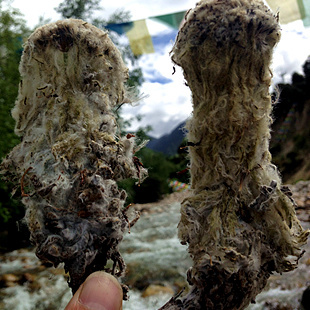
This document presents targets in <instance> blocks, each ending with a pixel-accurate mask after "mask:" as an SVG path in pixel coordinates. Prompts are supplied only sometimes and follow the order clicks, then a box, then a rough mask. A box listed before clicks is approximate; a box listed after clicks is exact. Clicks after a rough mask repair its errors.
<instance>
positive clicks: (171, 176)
mask: <svg viewBox="0 0 310 310" xmlns="http://www.w3.org/2000/svg"><path fill="white" fill-rule="evenodd" d="M195 3H196V0H178V1H176V0H158V1H151V2H150V1H142V0H135V1H132V0H115V1H106V0H101V1H100V0H84V1H83V0H67V1H49V2H43V1H39V0H28V1H24V0H14V1H10V0H0V134H1V136H0V137H1V138H0V158H1V159H2V158H4V157H5V156H6V154H7V153H8V152H9V151H10V150H11V149H12V148H13V147H14V146H15V145H16V144H17V143H18V142H19V138H18V137H17V136H16V135H15V134H14V121H13V119H12V117H11V114H10V111H11V109H12V108H13V106H14V102H15V99H16V96H17V92H18V84H19V79H20V77H19V72H18V65H19V61H20V57H21V54H22V51H23V43H24V42H25V40H26V39H27V37H28V36H29V35H30V34H31V33H32V32H33V30H34V29H35V28H37V27H39V26H41V25H44V24H46V23H48V22H54V21H56V20H58V19H63V18H79V19H83V20H86V21H88V22H90V23H92V24H94V25H95V26H97V27H99V28H102V29H107V30H108V31H109V35H110V37H111V39H112V40H113V42H114V43H115V44H116V45H117V47H118V48H119V49H120V50H121V52H122V55H123V58H124V61H125V63H126V65H127V66H128V67H129V70H130V78H129V80H128V86H129V87H133V88H135V90H136V92H137V96H138V98H140V99H139V100H138V102H137V103H136V104H135V105H134V106H130V105H127V106H126V105H124V106H122V107H121V109H119V110H118V111H117V114H118V120H119V124H120V128H121V133H122V134H126V133H128V132H130V133H134V134H135V135H136V137H137V139H139V140H141V141H143V140H149V142H148V144H147V146H146V148H144V149H142V150H141V151H139V153H138V154H137V156H138V157H139V158H140V159H141V162H142V163H143V165H144V166H145V167H147V168H148V169H149V177H148V178H147V179H146V180H145V181H144V182H143V183H142V184H141V186H137V185H135V181H132V180H126V181H122V182H120V183H119V186H120V187H122V188H124V189H126V191H127V193H128V204H129V203H135V204H136V205H137V208H140V210H142V211H143V214H144V216H145V219H144V221H145V223H148V224H141V226H137V228H136V229H137V231H136V232H135V231H134V229H133V232H132V234H135V233H136V237H135V238H136V239H135V238H134V240H135V242H134V243H130V242H132V241H129V240H132V238H127V239H128V241H126V242H125V243H124V244H125V245H123V246H124V251H125V252H126V253H127V255H128V257H127V258H126V257H125V260H126V261H129V265H130V266H131V269H130V268H129V271H130V270H134V271H132V273H130V272H129V276H128V279H129V280H130V281H131V282H130V283H132V286H133V287H135V288H137V289H138V290H139V292H140V293H139V294H140V295H139V294H138V295H134V297H133V300H135V301H136V306H135V307H133V308H132V309H138V308H139V307H138V305H137V302H138V299H139V298H140V297H141V294H142V293H141V292H142V291H143V290H145V289H146V288H147V287H148V286H149V285H157V284H158V283H160V284H162V283H163V282H165V281H166V280H167V278H169V275H170V276H172V278H173V279H174V280H173V281H174V282H173V281H172V282H173V283H174V284H173V288H171V286H169V287H170V288H171V290H170V291H169V289H168V291H167V292H165V291H164V292H162V291H161V289H162V288H158V289H159V292H161V293H162V294H163V296H166V295H165V293H167V294H168V295H169V294H170V295H171V294H172V292H173V291H176V290H177V289H180V288H181V287H182V286H183V285H186V284H185V282H186V281H185V280H184V279H185V271H186V269H187V267H188V266H189V264H190V260H189V258H188V257H187V255H186V253H185V254H180V255H181V256H180V257H179V260H178V262H179V263H180V264H179V265H178V266H176V265H175V264H176V261H175V259H174V257H175V255H176V253H179V252H178V251H179V248H180V253H181V252H184V251H185V249H183V248H182V247H181V246H180V245H179V243H178V240H177V237H176V225H177V222H178V218H177V217H176V216H175V212H178V208H179V204H180V201H181V200H182V198H184V195H186V190H187V189H188V188H189V173H188V171H187V169H186V168H187V166H188V159H187V150H186V143H187V142H186V138H185V134H186V131H185V130H184V125H185V122H186V120H187V119H188V118H189V117H190V115H191V109H192V108H191V95H190V91H189V89H188V87H186V86H185V81H184V78H183V75H182V70H181V69H180V68H174V66H173V64H172V62H171V60H170V57H169V52H170V51H171V49H172V46H173V42H174V40H175V37H176V35H177V32H178V29H179V27H180V24H181V22H182V20H183V18H184V14H185V12H186V11H187V10H188V9H189V8H191V7H194V5H195ZM267 4H268V5H269V6H270V7H271V8H272V10H273V11H274V12H276V13H277V12H279V13H280V23H281V27H282V39H281V41H280V43H279V44H278V46H277V47H276V49H275V53H274V59H273V63H272V70H273V74H274V78H273V85H272V87H271V93H272V96H273V99H274V100H275V99H276V97H277V94H279V99H278V101H277V103H276V104H275V106H274V112H273V118H274V123H273V125H272V138H271V153H272V156H273V162H274V163H275V164H276V165H277V166H278V167H279V170H280V172H281V175H282V178H283V181H284V183H286V184H292V185H293V186H295V187H293V188H294V189H295V188H296V195H297V196H296V197H298V199H299V202H300V206H301V207H300V208H301V210H303V212H304V211H305V212H306V213H305V214H306V215H305V214H304V213H303V216H304V220H305V223H308V221H309V216H308V215H307V214H309V206H310V193H309V186H308V184H309V182H308V181H309V180H310V126H309V123H310V57H309V56H310V27H309V26H310V1H308V0H288V1H281V0H268V1H267ZM169 195H170V196H169ZM169 197H170V198H169ZM307 197H308V198H307ZM163 198H165V199H164V200H162V199H163ZM159 201H160V202H159ZM153 209H154V212H153V211H152V210H153ZM164 212H168V213H164ZM307 212H308V213H307ZM155 215H156V216H155ZM160 215H162V218H161V216H160ZM307 216H308V217H307ZM23 217H24V207H23V205H22V204H21V202H20V198H19V195H18V194H17V195H15V196H14V197H13V198H12V197H11V190H10V186H9V184H6V183H4V182H2V181H1V180H0V253H2V256H1V257H0V263H1V265H0V288H1V287H3V289H0V308H1V307H2V306H3V307H6V308H4V309H22V310H23V309H61V302H60V301H59V303H58V304H57V305H55V304H52V303H51V302H46V303H42V304H40V300H41V299H40V294H37V293H36V292H37V291H38V290H39V288H40V289H42V286H44V285H46V282H44V281H45V280H44V281H43V280H42V281H43V282H44V284H42V283H43V282H42V283H41V284H40V283H39V282H38V281H37V280H35V279H34V278H35V277H38V275H37V273H39V272H41V271H39V269H40V268H43V267H40V266H39V265H36V264H37V260H36V258H35V256H34V254H33V249H32V248H31V246H30V244H29V241H28V231H27V227H26V226H25V225H24V223H23V222H22V219H23ZM155 217H156V220H155ZM165 218H167V219H168V221H167V222H165V220H164V219H165ZM147 219H149V220H147ZM148 221H149V222H148ZM141 222H142V221H141ZM150 223H153V226H152V225H151V224H150ZM137 225H138V224H137ZM139 225H140V224H139ZM147 225H148V226H147ZM305 225H308V224H305ZM143 231H144V232H145V239H143V240H142V239H141V240H139V238H140V237H141V238H142V236H141V235H142V232H143ZM130 237H132V236H130ZM150 242H153V243H150ZM154 242H155V243H154ZM151 244H152V245H151ZM29 247H30V248H29ZM25 248H27V249H28V248H29V249H30V250H29V252H28V250H25ZM137 249H139V250H138V254H137V255H138V256H131V257H130V254H131V253H132V252H134V251H136V250H137ZM143 249H144V250H143ZM169 249H170V251H169ZM164 250H165V251H166V253H167V254H166V256H165V255H164V254H161V255H162V256H161V257H162V259H161V261H163V260H164V258H166V261H165V262H164V263H163V265H164V266H168V265H169V270H168V271H167V269H162V267H156V268H155V269H156V270H157V271H158V272H157V273H156V272H155V271H154V272H153V275H151V274H150V271H146V269H147V268H148V267H149V261H148V260H150V259H152V257H154V253H155V252H156V253H157V254H158V253H159V252H160V253H164ZM12 251H13V252H12ZM23 251H24V252H23ZM154 251H155V252H154ZM141 252H144V254H145V253H147V255H146V256H139V255H141ZM12 253H13V254H12ZM139 253H140V254H139ZM169 253H170V254H169ZM163 255H164V256H163ZM169 255H170V256H169ZM182 255H183V256H182ZM156 257H157V261H158V255H156ZM308 257H309V256H308ZM23 261H24V263H23ZM142 261H145V266H144V265H143V264H142V265H141V262H142ZM305 262H306V261H305ZM305 264H306V263H305ZM25 265H29V266H28V267H29V268H30V269H29V268H28V269H29V270H36V272H37V273H36V272H28V273H27V272H25V271H24V270H23V268H22V267H23V266H25ZM309 265H310V259H309ZM309 265H305V266H309ZM134 266H136V267H134ZM143 266H144V267H143ZM136 268H140V269H139V271H137V269H136ZM143 268H145V269H143ZM26 269H27V268H26ZM155 269H154V270H155ZM308 269H309V268H308ZM21 270H23V271H21ZM44 272H46V269H44V270H43V274H44ZM53 272H54V273H53V275H52V276H51V271H48V272H46V274H47V276H46V277H47V278H48V279H49V278H50V277H51V279H49V280H50V282H49V283H50V284H51V286H54V287H57V285H59V290H60V292H61V293H59V294H62V296H64V299H63V300H64V301H62V302H63V303H64V302H65V301H66V300H67V299H68V298H69V297H68V296H69V295H68V294H69V293H68V291H67V288H66V284H65V285H63V282H59V283H61V284H59V283H58V282H57V281H60V280H59V279H62V280H61V281H63V279H64V275H63V274H62V272H61V271H53ZM57 272H58V273H57ZM136 272H138V273H139V275H140V276H137V278H135V279H133V278H131V277H133V275H134V274H135V273H136ZM34 274H35V275H34ZM59 274H60V277H59ZM154 274H155V275H154ZM5 275H12V277H13V278H11V280H10V279H9V280H8V279H5ZM142 275H143V276H142ZM180 275H182V276H180ZM14 276H15V278H14ZM3 277H4V278H3ZM27 277H28V278H27ZM44 277H45V276H44ZM44 277H43V278H44ZM44 279H45V278H44ZM128 279H127V280H128ZM151 279H153V280H151ZM180 279H183V280H180ZM309 279H310V277H309ZM46 281H47V282H48V280H46ZM53 281H56V282H57V283H58V284H55V283H54V282H53ZM169 281H170V282H171V278H170V280H169ZM183 282H184V283H183ZM14 283H15V285H14ZM53 283H54V284H53ZM64 283H65V282H64ZM154 283H155V284H154ZM11 285H12V286H11ZM35 285H37V287H35ZM296 285H297V284H296ZM298 285H299V287H300V288H303V289H304V288H305V286H306V281H304V282H302V283H300V284H298ZM16 286H18V288H19V289H20V291H14V289H12V287H13V288H14V287H16ZM159 286H160V285H159ZM164 287H166V286H164ZM10 290H11V291H10ZM18 294H22V296H24V295H25V296H26V295H27V294H28V295H27V296H28V297H27V298H30V301H29V305H27V306H26V305H25V304H24V305H22V306H20V307H21V308H16V307H17V306H16V305H15V304H14V302H13V301H14V300H19V298H20V296H19V295H18ZM31 294H32V295H31ZM35 294H37V295H35ZM42 294H43V293H42ZM55 294H56V293H55ZM57 294H58V293H57ZM298 294H299V295H298ZM298 294H297V295H298V296H299V297H298V298H299V299H300V298H301V297H300V296H301V290H300V291H298ZM30 295H31V296H32V297H33V298H34V299H31V298H32V297H29V296H30ZM46 295H48V291H47V292H46ZM297 295H296V296H297ZM18 296H19V297H18ZM38 296H39V297H38ZM294 296H295V295H294ZM296 296H295V299H296V298H297V297H296ZM135 297H137V298H136V299H135ZM9 298H11V299H9ZM14 298H15V299H14ZM36 298H37V299H36ZM1 299H3V301H5V302H3V303H2V304H1ZM9 300H10V301H9ZM35 300H36V301H35ZM60 300H62V299H60ZM158 300H159V299H158V298H155V299H154V300H152V299H149V300H148V301H147V302H148V303H149V304H148V306H147V308H145V307H146V304H142V305H141V309H151V307H157V306H156V305H157V303H158ZM296 300H297V299H296ZM10 302H12V303H11V304H10ZM6 305H8V306H6ZM151 305H153V306H151ZM128 307H129V306H128ZM143 307H144V308H143ZM265 307H267V306H265ZM271 307H272V306H270V307H269V308H264V309H272V308H271ZM128 309H129V308H128ZM154 309H155V308H154ZM253 309H254V308H253ZM255 309H260V308H255ZM261 309H263V308H261ZM281 309H282V308H281ZM283 309H284V308H283ZM287 309H290V308H287Z"/></svg>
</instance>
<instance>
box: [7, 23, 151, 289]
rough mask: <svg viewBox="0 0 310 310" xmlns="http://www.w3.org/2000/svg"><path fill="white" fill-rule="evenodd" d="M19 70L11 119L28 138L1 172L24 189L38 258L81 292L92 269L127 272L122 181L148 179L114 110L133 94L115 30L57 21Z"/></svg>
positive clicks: (33, 40)
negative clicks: (61, 271) (121, 134)
mask: <svg viewBox="0 0 310 310" xmlns="http://www.w3.org/2000/svg"><path fill="white" fill-rule="evenodd" d="M20 73H21V82H20V88H19V95H18V99H17V101H16V104H15V107H14V109H13V111H12V115H13V117H14V119H15V120H16V128H15V132H16V134H18V135H19V136H21V138H22V141H21V143H20V144H19V145H17V146H16V147H15V148H14V149H13V150H12V151H11V153H10V154H9V155H8V156H7V158H6V159H5V160H4V161H3V163H2V165H1V170H2V171H1V172H2V174H3V175H4V178H6V179H7V180H8V181H11V182H13V183H15V185H16V187H17V186H21V193H22V196H23V200H22V201H23V203H24V204H25V206H26V222H27V224H28V227H29V230H30V233H31V241H32V242H33V243H34V244H35V245H36V247H37V250H36V254H37V256H38V257H39V258H40V259H41V260H43V261H47V262H51V263H53V264H54V265H55V266H56V265H58V264H59V263H65V269H66V271H68V272H69V275H70V281H69V285H70V287H71V288H72V290H73V292H75V291H76V290H77V289H78V287H79V286H80V284H81V283H82V282H83V281H84V280H85V278H86V277H87V276H88V275H89V274H90V273H91V272H93V271H96V270H106V271H108V272H110V273H112V274H114V275H116V276H120V275H122V274H123V272H124V268H125V264H124V261H123V259H122V257H121V255H120V253H119V250H118V244H119V242H120V241H121V240H122V238H123V233H124V232H125V230H126V228H128V226H129V222H128V218H127V216H126V214H125V211H124V210H125V207H124V202H125V199H126V196H127V195H126V193H125V191H124V190H120V189H119V188H118V186H117V183H116V182H117V181H119V180H122V179H127V178H135V179H139V180H142V179H143V178H144V177H145V176H146V170H145V169H144V168H143V166H139V167H138V166H137V163H136V162H135V160H134V156H133V155H134V154H133V149H134V148H135V147H134V144H135V140H134V137H132V136H130V137H128V138H121V137H119V135H118V127H117V123H116V116H115V114H114V111H115V110H116V108H117V107H118V106H120V105H122V104H123V103H126V101H125V100H126V99H125V98H130V97H131V96H130V95H129V94H128V91H127V89H126V87H125V82H126V80H127V79H128V69H127V68H126V67H125V65H124V63H123V60H122V58H121V55H120V52H119V51H118V50H117V48H116V47H115V46H114V44H113V43H112V41H111V40H110V39H109V37H108V34H107V32H105V31H103V30H100V29H98V28H96V27H94V26H92V25H90V24H88V23H86V22H84V21H82V20H74V19H68V20H63V21H58V22H56V23H52V24H48V25H45V26H43V27H41V28H38V29H37V30H36V31H35V32H34V33H33V34H32V35H31V36H30V37H29V39H28V41H27V42H26V43H25V46H24V52H23V55H22V60H21V63H20ZM108 260H112V261H113V267H112V268H110V269H109V268H108V267H106V264H107V262H108ZM125 295H126V294H125Z"/></svg>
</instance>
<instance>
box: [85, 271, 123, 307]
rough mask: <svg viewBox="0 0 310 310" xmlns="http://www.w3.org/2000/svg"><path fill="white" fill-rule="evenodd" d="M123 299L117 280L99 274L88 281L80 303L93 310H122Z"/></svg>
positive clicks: (104, 274)
mask: <svg viewBox="0 0 310 310" xmlns="http://www.w3.org/2000/svg"><path fill="white" fill-rule="evenodd" d="M122 298H123V297H122V291H121V287H120V285H119V284H118V282H117V280H116V279H115V278H113V276H111V275H108V274H106V273H101V272H98V273H95V274H93V275H92V276H90V277H89V278H88V279H86V281H85V283H84V285H83V287H82V290H81V293H80V296H79V302H80V303H81V304H82V305H83V306H84V307H86V308H87V309H91V310H120V309H122Z"/></svg>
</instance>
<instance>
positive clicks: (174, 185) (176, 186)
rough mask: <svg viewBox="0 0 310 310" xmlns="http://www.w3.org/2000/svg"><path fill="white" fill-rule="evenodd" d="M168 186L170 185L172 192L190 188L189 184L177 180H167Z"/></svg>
mask: <svg viewBox="0 0 310 310" xmlns="http://www.w3.org/2000/svg"><path fill="white" fill-rule="evenodd" d="M168 185H169V187H171V189H172V191H173V192H182V191H186V190H188V189H189V188H190V185H189V184H186V183H182V182H180V181H178V180H169V184H168Z"/></svg>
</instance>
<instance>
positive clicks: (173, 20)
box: [151, 11, 186, 29]
mask: <svg viewBox="0 0 310 310" xmlns="http://www.w3.org/2000/svg"><path fill="white" fill-rule="evenodd" d="M185 13H186V11H182V12H177V13H172V14H166V15H159V16H154V17H151V19H154V20H157V21H160V22H162V23H164V24H166V25H168V26H171V27H173V28H175V29H179V27H180V24H181V22H182V20H183V19H184V16H185Z"/></svg>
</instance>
